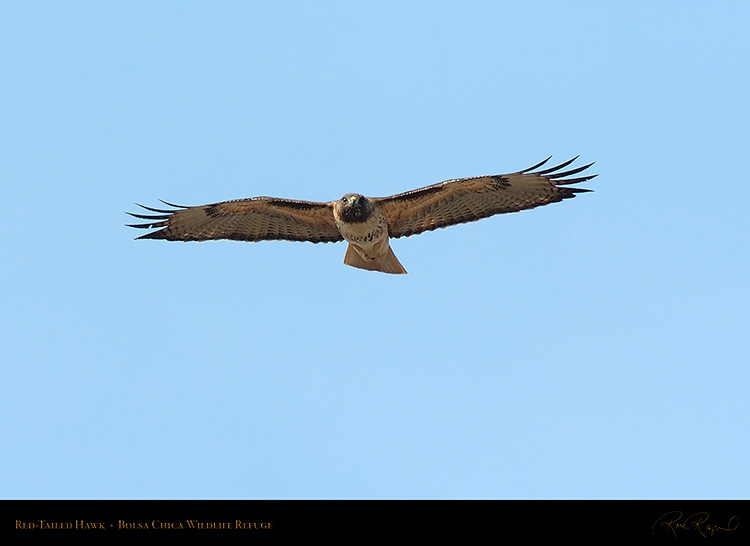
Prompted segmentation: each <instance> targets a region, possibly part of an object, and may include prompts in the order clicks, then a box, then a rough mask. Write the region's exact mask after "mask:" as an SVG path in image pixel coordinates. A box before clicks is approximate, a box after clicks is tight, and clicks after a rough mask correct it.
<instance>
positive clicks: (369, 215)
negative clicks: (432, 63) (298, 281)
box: [128, 156, 596, 274]
mask: <svg viewBox="0 0 750 546" xmlns="http://www.w3.org/2000/svg"><path fill="white" fill-rule="evenodd" d="M549 159H550V158H549V157H548V158H547V159H545V160H544V161H542V162H540V163H537V164H536V165H534V166H533V167H529V168H528V169H524V170H522V171H518V172H515V173H510V174H500V175H493V176H475V177H469V178H458V179H454V180H446V181H445V182H440V183H438V184H433V185H431V186H426V187H424V188H420V189H417V190H412V191H408V192H405V193H399V194H396V195H392V196H390V197H365V196H364V195H360V194H358V193H348V194H346V195H344V196H343V197H342V198H341V199H338V200H337V201H331V202H329V203H319V202H314V201H297V200H293V199H279V198H276V197H252V198H250V199H237V200H234V201H223V202H221V203H213V204H211V205H202V206H197V207H183V206H180V205H173V204H172V203H167V202H166V201H162V203H164V204H165V205H167V206H169V207H172V208H171V209H157V208H151V207H146V206H144V205H138V206H139V207H141V208H143V209H145V210H147V211H149V212H152V213H156V214H134V213H132V212H129V213H128V214H130V215H131V216H133V217H135V218H140V219H142V220H147V222H146V223H142V224H128V227H134V228H142V229H156V228H160V229H158V230H157V231H152V232H150V233H147V234H145V235H143V236H141V237H138V239H166V240H168V241H209V240H217V239H233V240H238V241H253V242H255V241H267V240H279V239H284V240H287V241H310V242H312V243H329V242H337V241H347V242H348V243H349V246H348V248H347V249H346V255H345V257H344V263H345V264H346V265H350V266H352V267H358V268H360V269H367V270H370V271H382V272H383V273H395V274H399V273H400V274H403V273H406V270H405V269H404V268H403V266H402V265H401V263H400V262H399V261H398V258H396V255H395V254H394V253H393V250H391V247H390V244H389V242H388V241H389V238H398V237H408V236H410V235H416V234H418V233H422V232H424V231H430V230H433V229H437V228H442V227H447V226H452V225H455V224H462V223H465V222H473V221H476V220H480V219H482V218H487V217H489V216H494V215H495V214H502V213H506V212H518V211H521V210H525V209H532V208H534V207H539V206H542V205H547V204H549V203H556V202H558V201H562V200H563V199H568V198H571V197H575V194H576V193H581V192H587V191H591V190H586V189H582V188H573V187H567V186H568V185H570V184H576V183H579V182H585V181H587V180H591V179H592V178H594V177H595V176H596V175H595V174H593V175H585V176H578V177H575V176H574V175H577V174H579V173H582V172H583V171H585V170H586V169H588V168H589V167H590V166H591V165H593V163H589V164H588V165H584V166H582V167H577V168H573V169H570V170H567V171H565V170H563V169H565V167H567V166H568V165H570V164H571V163H573V162H574V161H575V160H576V159H577V156H576V157H574V158H573V159H571V160H569V161H566V162H564V163H562V164H560V165H557V166H555V167H551V168H547V169H544V170H536V169H539V168H540V167H542V166H543V165H545V164H546V163H547V162H548V161H549Z"/></svg>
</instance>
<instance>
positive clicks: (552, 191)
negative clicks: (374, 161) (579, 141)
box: [376, 156, 596, 237]
mask: <svg viewBox="0 0 750 546" xmlns="http://www.w3.org/2000/svg"><path fill="white" fill-rule="evenodd" d="M577 158H578V157H577V156H576V157H574V158H573V159H571V160H569V161H566V162H564V163H561V164H560V165H557V166H555V167H551V168H547V169H544V170H541V171H538V170H536V169H538V168H539V167H542V166H543V165H545V164H546V163H547V162H548V161H549V159H550V158H549V157H548V158H547V159H545V160H544V161H542V162H540V163H537V164H536V165H534V166H532V167H529V168H528V169H524V170H522V171H518V172H515V173H510V174H502V175H494V176H475V177H470V178H460V179H455V180H446V181H445V182H440V183H438V184H433V185H432V186H427V187H424V188H420V189H417V190H413V191H409V192H405V193H400V194H397V195H393V196H391V197H381V198H377V199H376V201H377V202H378V203H379V204H380V205H381V207H382V208H383V210H384V212H385V214H386V217H387V218H388V232H389V234H390V236H391V237H407V236H409V235H416V234H418V233H422V232H424V231H429V230H433V229H437V228H441V227H447V226H451V225H455V224H461V223H465V222H473V221H475V220H480V219H482V218H487V217H488V216H493V215H495V214H502V213H507V212H518V211H521V210H526V209H531V208H534V207H539V206H542V205H547V204H549V203H555V202H558V201H562V200H563V199H569V198H571V197H575V194H576V193H582V192H587V191H592V190H587V189H583V188H570V187H565V186H568V185H570V184H577V183H579V182H585V181H587V180H591V179H592V178H594V177H595V176H596V175H595V174H594V175H586V176H580V177H574V178H569V177H571V176H573V175H576V174H578V173H581V172H583V171H585V170H586V169H588V168H589V167H591V165H593V163H589V164H587V165H584V166H582V167H576V168H574V169H570V170H567V171H563V170H561V169H564V168H565V167H567V166H568V165H570V164H571V163H573V162H574V161H575V160H576V159H577Z"/></svg>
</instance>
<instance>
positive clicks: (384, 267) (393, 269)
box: [344, 243, 406, 275]
mask: <svg viewBox="0 0 750 546" xmlns="http://www.w3.org/2000/svg"><path fill="white" fill-rule="evenodd" d="M344 263H345V264H346V265H350V266H352V267H358V268H360V269H367V270H369V271H382V272H383V273H393V274H395V275H405V274H406V269H404V266H402V265H401V262H399V261H398V258H396V255H395V254H394V253H393V250H391V246H390V245H388V250H387V251H386V252H385V253H384V255H383V256H378V257H376V258H375V259H374V260H365V259H364V258H363V257H362V256H360V255H359V252H357V251H356V249H354V247H353V246H352V245H351V243H350V244H349V246H348V248H347V249H346V256H344Z"/></svg>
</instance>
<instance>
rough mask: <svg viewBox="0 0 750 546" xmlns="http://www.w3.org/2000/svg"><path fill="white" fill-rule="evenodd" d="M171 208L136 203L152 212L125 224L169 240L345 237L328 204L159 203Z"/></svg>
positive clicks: (271, 200)
mask: <svg viewBox="0 0 750 546" xmlns="http://www.w3.org/2000/svg"><path fill="white" fill-rule="evenodd" d="M162 202H163V203H164V204H165V205H167V206H170V207H173V208H172V209H169V210H167V209H155V208H151V207H145V206H143V205H139V206H140V207H142V208H144V209H146V210H148V211H150V212H153V213H156V214H134V213H132V212H129V213H128V214H130V215H131V216H134V217H135V218H140V219H143V220H148V223H144V224H129V227H134V228H142V229H153V228H161V229H159V230H158V231H152V232H150V233H147V234H145V235H142V236H141V237H138V238H139V239H167V240H168V241H209V240H215V239H234V240H237V241H265V240H277V239H285V240H288V241H310V242H312V243H328V242H335V241H341V240H343V237H342V236H341V233H339V230H338V228H337V227H336V221H335V220H334V217H333V206H332V204H331V203H317V202H313V201H294V200H291V199H278V198H275V197H253V198H251V199H238V200H235V201H224V202H221V203H214V204H212V205H203V206H198V207H182V206H179V205H173V204H171V203H167V202H165V201H162Z"/></svg>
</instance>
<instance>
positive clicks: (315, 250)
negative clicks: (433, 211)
mask: <svg viewBox="0 0 750 546" xmlns="http://www.w3.org/2000/svg"><path fill="white" fill-rule="evenodd" d="M748 27H750V8H749V7H748V5H747V3H746V2H720V3H716V2H711V3H709V2H403V1H400V2H371V3H356V2H287V3H282V2H210V3H209V2H75V3H63V2H5V3H3V5H2V7H1V8H0V51H2V52H3V53H2V55H1V56H0V70H1V71H2V74H3V78H2V80H1V81H0V126H1V127H2V130H1V131H0V178H1V179H2V188H3V199H2V205H0V206H2V219H3V243H2V248H3V255H4V259H3V267H2V268H1V269H0V282H1V283H2V287H3V290H2V295H1V296H0V303H1V309H2V323H3V327H2V329H0V347H2V349H0V355H1V358H2V361H3V363H2V381H0V400H1V401H0V408H1V410H2V411H1V412H0V425H1V426H2V428H1V429H0V433H1V434H2V442H1V443H2V446H3V447H2V449H0V465H1V466H2V468H3V469H4V472H2V474H1V475H0V495H1V496H2V497H3V498H44V499H47V498H60V499H89V498H104V499H108V498H126V499H152V498H164V499H183V498H196V499H202V498H211V499H218V498H221V499H288V498H294V499H321V498H322V499H331V498H343V499H347V498H364V499H370V498H389V499H390V498H397V499H400V498H410V499H422V498H459V499H461V498H503V499H526V498H544V499H560V498H566V499H567V498H636V499H641V498H746V497H747V495H748V491H750V475H749V472H748V464H747V461H748V460H750V440H749V439H748V429H747V423H748V417H750V397H748V382H749V380H750V372H749V371H748V360H750V359H749V358H748V355H750V342H749V341H748V326H750V313H749V312H748V307H749V304H750V288H749V287H748V278H750V262H749V260H748V233H749V231H750V230H749V229H748V228H749V227H750V223H749V222H748V214H747V205H746V203H744V202H743V201H742V199H741V196H742V195H744V194H745V192H746V191H747V187H748V180H747V179H746V178H747V176H746V175H745V163H746V154H747V151H748V143H749V140H750V139H749V138H748V137H749V134H748V127H749V126H750V114H749V113H748V112H749V111H750V110H749V109H748V107H747V96H748V89H749V88H750V79H749V76H750V65H749V64H748V62H747V53H748V51H750V38H749V37H748V33H747V28H748ZM550 154H553V155H554V159H555V160H559V161H563V160H566V159H568V158H570V157H573V156H575V155H578V154H580V155H581V158H580V160H579V161H580V162H590V161H596V165H595V167H594V168H595V171H596V172H597V173H598V174H599V177H598V178H596V179H594V180H593V181H591V182H590V183H588V184H587V185H586V187H589V188H592V189H594V190H595V192H594V193H587V194H583V195H579V196H578V197H577V198H576V199H573V200H568V201H565V202H563V203H560V204H555V205H551V206H549V207H544V208H540V209H535V210H532V211H526V212H522V213H519V214H513V215H504V216H499V217H494V218H491V219H487V220H483V221H482V222H478V223H473V224H467V225H462V226H457V227H452V228H449V229H445V230H438V231H435V232H431V233H426V234H423V235H420V236H416V237H411V238H406V239H398V240H395V241H393V248H394V250H395V252H396V255H397V256H398V257H399V259H400V260H401V262H402V263H403V264H404V266H405V267H406V269H407V270H408V271H409V275H406V276H394V275H384V274H377V273H372V272H367V271H361V270H357V269H354V268H350V267H346V266H344V265H343V263H342V261H343V257H344V252H345V246H344V245H343V244H328V245H313V244H309V243H291V242H263V243H257V244H250V243H237V242H228V241H221V242H210V243H186V244H182V243H167V242H164V241H134V237H135V236H136V235H137V233H135V232H134V230H131V229H129V228H126V227H125V226H124V224H126V223H128V221H129V219H128V217H127V216H126V215H125V214H124V212H125V211H133V210H134V208H135V205H134V204H133V203H134V202H140V203H144V204H146V205H152V206H153V205H157V204H158V201H157V200H158V199H165V200H167V201H172V202H177V203H181V204H187V205H198V204H204V203H210V202H215V201H220V200H225V199H234V198H243V197H252V196H257V195H271V196H277V197H291V198H298V199H310V200H316V201H330V200H334V199H337V198H338V197H340V196H341V195H343V194H344V193H348V192H359V193H364V194H366V195H372V196H382V195H390V194H393V193H398V192H401V191H406V190H409V189H413V188H417V187H421V186H425V185H428V184H432V183H435V182H439V181H441V180H445V179H448V178H458V177H463V176H473V175H480V174H498V173H506V172H512V171H516V170H519V169H523V168H525V167H528V166H530V165H532V164H534V163H536V162H538V161H540V160H541V159H543V158H545V157H547V156H548V155H550Z"/></svg>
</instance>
